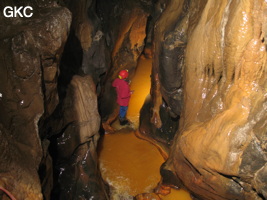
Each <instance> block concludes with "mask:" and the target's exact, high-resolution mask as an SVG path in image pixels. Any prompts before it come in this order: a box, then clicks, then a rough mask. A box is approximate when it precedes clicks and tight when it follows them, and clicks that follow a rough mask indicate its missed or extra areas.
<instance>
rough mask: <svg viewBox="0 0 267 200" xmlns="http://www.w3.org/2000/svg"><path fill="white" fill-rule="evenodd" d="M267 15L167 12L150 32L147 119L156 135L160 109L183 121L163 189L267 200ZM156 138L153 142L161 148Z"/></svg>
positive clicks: (172, 6)
mask: <svg viewBox="0 0 267 200" xmlns="http://www.w3.org/2000/svg"><path fill="white" fill-rule="evenodd" d="M266 8H267V7H266V2H265V1H261V0H257V1H235V0H233V1H221V2H218V1H214V0H208V1H191V2H190V3H189V2H187V1H169V2H168V4H166V8H165V10H164V11H163V13H162V14H161V16H160V17H159V19H158V21H157V22H156V26H155V28H154V31H155V34H154V35H155V38H154V39H155V40H154V45H155V49H154V57H153V61H154V63H153V77H154V79H153V80H154V81H153V82H152V99H151V106H150V108H151V109H152V110H153V114H151V115H150V118H151V121H152V123H153V124H154V125H153V127H155V129H156V131H158V129H160V128H161V127H162V124H161V123H160V122H161V121H162V120H163V118H162V117H161V116H160V114H159V111H160V109H161V108H166V107H168V108H169V109H168V110H169V116H175V115H180V120H179V122H177V123H179V128H178V130H177V132H176V135H175V137H174V139H173V144H172V145H171V146H170V145H169V147H168V148H167V149H168V150H170V153H169V156H168V160H167V162H166V163H165V164H164V165H163V167H162V175H163V183H164V182H165V184H170V185H173V184H174V185H176V186H182V185H184V186H186V187H187V188H188V189H189V190H190V192H191V193H192V194H195V196H197V197H198V198H200V199H205V200H206V199H213V200H219V199H229V200H230V199H266V198H267V193H266V181H264V180H266V145H265V143H266V43H265V36H266V31H267V30H266V19H265V18H264V14H265V12H266ZM170 72H173V73H170ZM172 80H175V81H172ZM180 91H181V93H180ZM181 94H182V95H181ZM161 96H162V98H161ZM161 99H162V100H161ZM143 109H144V111H143V112H142V113H145V112H147V109H149V106H148V108H147V109H146V110H145V107H144V108H143ZM144 118H145V119H146V118H147V117H144ZM146 126H147V125H143V127H141V130H142V131H143V134H144V135H146V137H147V136H148V137H149V133H148V132H147V131H149V130H148V129H147V128H146ZM150 130H151V129H150ZM156 131H154V133H153V132H152V133H150V135H151V136H150V137H152V138H154V139H153V140H154V141H158V142H160V143H161V144H162V145H163V146H164V147H166V145H164V142H161V141H160V138H164V136H157V135H156V136H155V132H156ZM162 134H164V132H162ZM168 150H167V151H168ZM164 177H165V178H164Z"/></svg>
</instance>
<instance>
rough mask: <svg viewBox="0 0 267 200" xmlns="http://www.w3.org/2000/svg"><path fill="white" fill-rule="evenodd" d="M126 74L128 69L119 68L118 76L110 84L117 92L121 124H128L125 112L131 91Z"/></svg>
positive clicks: (127, 74)
mask: <svg viewBox="0 0 267 200" xmlns="http://www.w3.org/2000/svg"><path fill="white" fill-rule="evenodd" d="M128 76H129V73H128V70H126V69H124V70H121V71H120V72H119V75H118V78H116V79H115V80H114V81H113V82H112V86H113V87H115V88H116V92H117V103H118V104H119V106H120V110H119V121H120V125H122V126H124V125H129V124H130V122H129V120H128V119H127V118H126V114H127V110H128V105H129V101H130V98H131V94H132V93H133V91H131V90H130V86H129V82H128V80H127V78H128Z"/></svg>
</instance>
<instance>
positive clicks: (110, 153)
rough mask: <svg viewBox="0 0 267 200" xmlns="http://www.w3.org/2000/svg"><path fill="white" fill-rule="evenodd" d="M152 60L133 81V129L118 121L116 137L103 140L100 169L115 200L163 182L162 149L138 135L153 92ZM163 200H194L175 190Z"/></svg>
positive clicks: (127, 198)
mask: <svg viewBox="0 0 267 200" xmlns="http://www.w3.org/2000/svg"><path fill="white" fill-rule="evenodd" d="M151 67H152V60H151V59H147V58H145V57H141V58H140V60H139V64H138V67H137V71H136V74H135V77H134V78H133V80H132V82H131V89H132V90H134V93H133V95H132V97H131V100H130V105H129V110H128V113H127V118H128V119H129V120H130V121H131V122H132V123H133V126H134V127H132V128H128V129H127V128H124V129H121V127H120V126H119V125H118V122H115V123H114V124H113V126H114V127H115V128H116V129H121V130H118V131H117V132H116V133H115V134H106V135H104V136H103V138H102V140H101V151H100V153H99V162H100V170H101V173H102V177H103V179H104V180H105V181H106V182H107V183H108V184H109V186H110V188H111V199H112V200H122V199H123V200H130V199H133V196H136V195H137V194H141V193H152V192H153V189H154V188H155V187H156V186H157V184H158V183H159V181H160V179H161V176H160V171H159V170H160V166H161V165H162V163H163V162H164V159H163V157H162V156H161V154H160V152H159V151H158V149H157V148H156V147H155V146H154V145H152V144H151V143H149V142H147V141H145V140H141V139H139V138H137V137H136V136H135V133H134V131H135V130H134V129H137V127H138V123H139V111H140V109H141V107H142V105H143V103H144V101H145V98H146V97H147V95H148V94H149V93H150V74H151ZM161 198H162V199H163V200H176V199H179V200H191V198H190V195H189V194H188V193H187V192H185V191H183V190H172V192H171V194H170V195H167V196H161Z"/></svg>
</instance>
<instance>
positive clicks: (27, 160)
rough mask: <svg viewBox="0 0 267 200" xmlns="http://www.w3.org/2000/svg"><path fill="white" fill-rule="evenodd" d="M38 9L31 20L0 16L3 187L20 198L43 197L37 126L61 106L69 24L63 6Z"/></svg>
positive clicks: (0, 179)
mask: <svg viewBox="0 0 267 200" xmlns="http://www.w3.org/2000/svg"><path fill="white" fill-rule="evenodd" d="M2 3H3V2H2ZM24 3H25V2H24ZM1 6H2V5H1ZM37 9H38V10H37ZM35 11H36V13H35V14H34V16H33V17H32V18H31V19H27V20H21V19H18V18H15V19H13V20H3V18H1V22H3V23H2V24H1V33H0V38H1V39H0V43H1V45H0V46H1V48H0V57H1V60H0V70H1V73H0V92H1V100H0V108H1V115H0V121H1V144H0V151H1V152H2V154H1V162H0V163H1V164H0V187H1V188H4V189H6V190H7V191H9V192H10V193H11V194H12V195H13V196H14V197H15V198H16V199H43V195H42V191H41V183H40V179H39V176H38V168H39V164H40V161H41V158H42V156H43V150H42V141H41V139H40V136H39V130H38V122H39V120H40V119H41V117H42V116H44V115H46V114H49V113H51V112H53V110H54V109H55V107H56V104H57V90H56V85H57V73H58V63H59V56H60V54H61V53H62V47H63V46H64V43H65V41H66V39H67V32H68V27H69V26H70V21H71V16H70V13H69V11H68V10H67V9H64V8H62V7H58V6H55V7H54V6H53V7H45V6H44V7H39V8H36V10H35ZM37 11H38V12H37ZM1 17H2V16H1ZM4 30H5V31H4ZM48 44H49V45H48ZM6 194H7V193H6ZM4 196H5V195H4Z"/></svg>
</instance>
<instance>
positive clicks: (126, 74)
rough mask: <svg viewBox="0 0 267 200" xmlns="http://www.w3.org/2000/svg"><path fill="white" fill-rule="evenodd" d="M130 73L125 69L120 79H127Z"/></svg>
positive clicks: (121, 72)
mask: <svg viewBox="0 0 267 200" xmlns="http://www.w3.org/2000/svg"><path fill="white" fill-rule="evenodd" d="M128 75H129V73H128V70H127V69H123V70H121V71H120V72H119V79H126V78H127V77H128Z"/></svg>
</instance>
